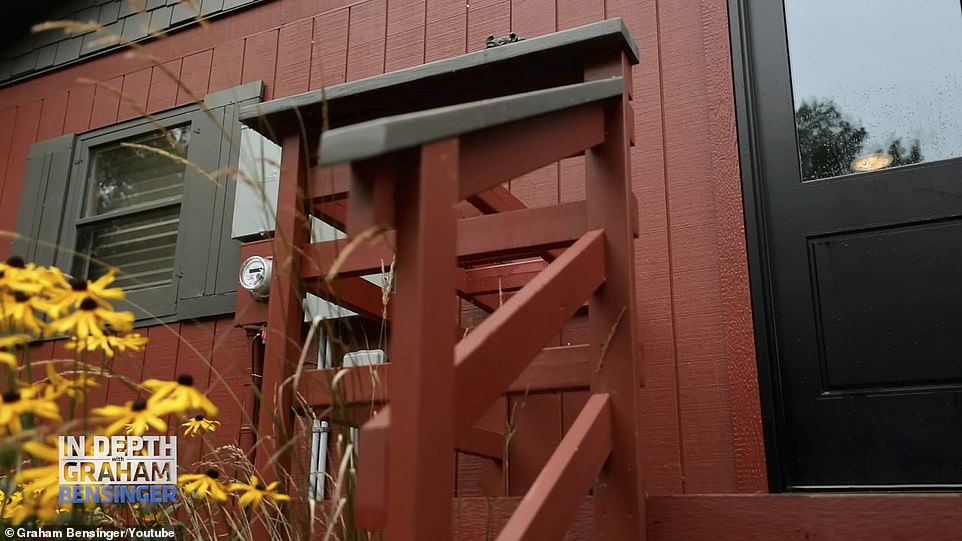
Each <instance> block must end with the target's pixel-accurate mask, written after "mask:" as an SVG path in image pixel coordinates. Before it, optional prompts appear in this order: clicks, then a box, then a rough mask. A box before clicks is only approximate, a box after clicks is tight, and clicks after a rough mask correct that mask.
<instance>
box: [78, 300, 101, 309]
mask: <svg viewBox="0 0 962 541" xmlns="http://www.w3.org/2000/svg"><path fill="white" fill-rule="evenodd" d="M80 309H81V310H86V311H87V312H92V311H94V310H96V309H97V301H95V300H93V299H84V300H83V302H81V303H80Z"/></svg>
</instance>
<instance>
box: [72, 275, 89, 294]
mask: <svg viewBox="0 0 962 541" xmlns="http://www.w3.org/2000/svg"><path fill="white" fill-rule="evenodd" d="M68 282H69V283H70V289H72V290H74V291H87V281H86V280H83V279H81V278H71V279H70V280H68Z"/></svg>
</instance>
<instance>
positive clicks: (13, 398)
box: [3, 391, 20, 404]
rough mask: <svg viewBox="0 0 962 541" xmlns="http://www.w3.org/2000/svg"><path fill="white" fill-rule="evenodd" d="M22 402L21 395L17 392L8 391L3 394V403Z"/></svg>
mask: <svg viewBox="0 0 962 541" xmlns="http://www.w3.org/2000/svg"><path fill="white" fill-rule="evenodd" d="M18 401H20V393H19V392H17V391H7V392H5V393H3V403H4V404H12V403H14V402H18Z"/></svg>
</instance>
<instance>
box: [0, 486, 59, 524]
mask: <svg viewBox="0 0 962 541" xmlns="http://www.w3.org/2000/svg"><path fill="white" fill-rule="evenodd" d="M8 505H9V504H8ZM58 516H60V507H59V505H58V502H57V485H56V483H55V484H54V485H52V486H51V487H48V488H45V489H43V490H33V489H30V488H29V487H24V488H23V496H22V499H21V501H20V505H17V506H16V508H15V509H14V510H13V511H12V512H11V513H10V521H11V522H13V523H14V524H15V525H20V524H22V523H23V522H24V521H26V520H27V519H29V518H35V519H37V520H38V521H40V522H51V521H53V520H56V519H57V517H58ZM4 518H6V512H4Z"/></svg>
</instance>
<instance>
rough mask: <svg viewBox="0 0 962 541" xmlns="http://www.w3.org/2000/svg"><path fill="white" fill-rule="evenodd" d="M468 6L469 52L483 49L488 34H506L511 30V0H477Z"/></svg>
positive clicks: (496, 35)
mask: <svg viewBox="0 0 962 541" xmlns="http://www.w3.org/2000/svg"><path fill="white" fill-rule="evenodd" d="M467 6H468V27H467V31H468V33H467V45H466V47H467V52H469V53H470V52H472V51H481V50H483V49H484V48H485V47H486V40H487V37H488V36H495V37H501V36H506V35H508V32H510V31H511V2H510V1H509V0H480V1H477V0H476V1H474V2H470V3H468V4H467Z"/></svg>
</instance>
